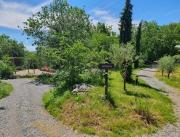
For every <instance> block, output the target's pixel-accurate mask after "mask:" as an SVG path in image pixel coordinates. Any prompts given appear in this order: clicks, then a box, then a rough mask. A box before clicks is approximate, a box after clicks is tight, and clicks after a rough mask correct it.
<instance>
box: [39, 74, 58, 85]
mask: <svg viewBox="0 0 180 137" xmlns="http://www.w3.org/2000/svg"><path fill="white" fill-rule="evenodd" d="M36 80H37V81H38V82H40V83H43V84H53V82H54V79H53V75H52V74H48V73H44V74H41V75H39V76H37V79H36Z"/></svg>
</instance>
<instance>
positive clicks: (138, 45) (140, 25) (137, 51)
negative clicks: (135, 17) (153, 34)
mask: <svg viewBox="0 0 180 137" xmlns="http://www.w3.org/2000/svg"><path fill="white" fill-rule="evenodd" d="M142 23H143V22H142V21H141V22H140V24H139V26H138V29H137V34H136V56H138V59H137V60H136V61H135V64H134V66H135V68H138V67H139V57H140V48H141V33H142V32H141V29H142Z"/></svg>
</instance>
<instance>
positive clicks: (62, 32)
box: [24, 0, 91, 50]
mask: <svg viewBox="0 0 180 137" xmlns="http://www.w3.org/2000/svg"><path fill="white" fill-rule="evenodd" d="M90 30H91V23H90V21H89V15H87V14H86V12H85V10H83V9H80V8H77V7H72V6H70V5H69V3H68V2H67V1H66V0H53V1H52V2H51V4H50V5H48V6H45V7H43V8H42V10H41V11H40V12H38V13H36V14H34V15H33V17H31V18H29V19H28V20H27V21H26V22H25V27H24V32H25V33H26V34H27V35H28V36H30V37H33V39H34V40H35V42H34V44H37V45H41V46H46V47H52V48H58V49H59V50H63V49H64V48H65V47H68V46H72V45H73V43H74V42H76V41H82V42H83V41H86V39H87V38H89V36H90V35H91V32H90Z"/></svg>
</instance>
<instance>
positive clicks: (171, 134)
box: [139, 68, 180, 137]
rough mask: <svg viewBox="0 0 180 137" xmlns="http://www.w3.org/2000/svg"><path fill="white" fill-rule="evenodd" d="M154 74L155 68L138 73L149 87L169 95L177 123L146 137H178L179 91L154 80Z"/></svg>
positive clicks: (179, 127) (179, 119)
mask: <svg viewBox="0 0 180 137" xmlns="http://www.w3.org/2000/svg"><path fill="white" fill-rule="evenodd" d="M155 72H156V69H155V68H147V69H144V70H142V71H140V72H139V75H140V77H142V79H143V80H145V82H146V83H148V84H149V85H150V86H151V87H153V88H156V89H160V90H163V91H165V92H166V93H167V95H169V97H170V98H171V100H172V101H173V103H174V111H175V114H176V116H177V118H178V120H177V123H175V125H170V124H168V125H166V126H165V127H164V128H163V129H162V130H160V131H159V132H158V133H156V134H154V135H151V136H148V137H180V90H178V89H175V88H173V87H170V86H168V85H166V84H165V83H163V82H161V81H159V80H158V79H156V78H155V77H154V73H155ZM179 84H180V83H179Z"/></svg>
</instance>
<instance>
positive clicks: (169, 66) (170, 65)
mask: <svg viewBox="0 0 180 137" xmlns="http://www.w3.org/2000/svg"><path fill="white" fill-rule="evenodd" d="M158 64H159V68H160V70H161V71H162V76H163V74H164V71H166V72H167V73H168V78H169V77H170V74H171V73H172V72H173V71H174V69H175V59H174V57H171V56H164V57H162V58H161V59H160V60H159V61H158Z"/></svg>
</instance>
